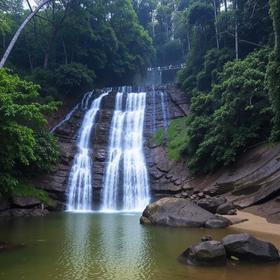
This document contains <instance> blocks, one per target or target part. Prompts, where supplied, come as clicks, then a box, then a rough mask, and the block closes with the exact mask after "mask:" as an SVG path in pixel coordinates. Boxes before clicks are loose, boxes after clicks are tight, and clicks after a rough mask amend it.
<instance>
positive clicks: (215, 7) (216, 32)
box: [213, 0, 220, 49]
mask: <svg viewBox="0 0 280 280" xmlns="http://www.w3.org/2000/svg"><path fill="white" fill-rule="evenodd" d="M213 3H214V15H215V34H216V47H217V49H219V48H220V42H219V31H218V24H217V3H216V0H213Z"/></svg>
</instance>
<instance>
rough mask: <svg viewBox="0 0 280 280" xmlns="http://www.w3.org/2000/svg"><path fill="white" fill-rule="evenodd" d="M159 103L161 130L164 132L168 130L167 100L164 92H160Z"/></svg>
mask: <svg viewBox="0 0 280 280" xmlns="http://www.w3.org/2000/svg"><path fill="white" fill-rule="evenodd" d="M160 103H161V111H162V121H163V129H164V130H165V131H166V130H167V129H168V121H169V120H168V119H169V110H168V99H167V94H166V92H160Z"/></svg>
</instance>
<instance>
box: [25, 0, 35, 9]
mask: <svg viewBox="0 0 280 280" xmlns="http://www.w3.org/2000/svg"><path fill="white" fill-rule="evenodd" d="M29 3H30V4H31V5H32V6H35V5H36V4H35V2H34V0H29ZM23 6H24V8H28V5H27V2H26V1H25V0H23Z"/></svg>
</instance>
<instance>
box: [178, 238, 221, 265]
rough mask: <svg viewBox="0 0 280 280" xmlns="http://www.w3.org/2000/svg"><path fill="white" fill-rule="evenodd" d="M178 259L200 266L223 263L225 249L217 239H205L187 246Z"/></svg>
mask: <svg viewBox="0 0 280 280" xmlns="http://www.w3.org/2000/svg"><path fill="white" fill-rule="evenodd" d="M179 261H181V262H183V263H185V264H189V265H200V266H213V265H225V264H226V262H227V257H226V250H225V248H224V246H223V244H222V243H221V242H219V241H214V240H211V241H205V242H201V243H199V244H197V245H194V246H191V247H189V248H188V249H187V250H186V251H184V252H183V253H182V255H181V256H180V257H179Z"/></svg>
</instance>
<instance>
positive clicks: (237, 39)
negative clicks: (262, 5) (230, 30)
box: [234, 0, 239, 60]
mask: <svg viewBox="0 0 280 280" xmlns="http://www.w3.org/2000/svg"><path fill="white" fill-rule="evenodd" d="M234 10H235V27H234V37H235V59H236V60H238V59H239V34H238V15H237V13H238V5H237V0H235V1H234Z"/></svg>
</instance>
